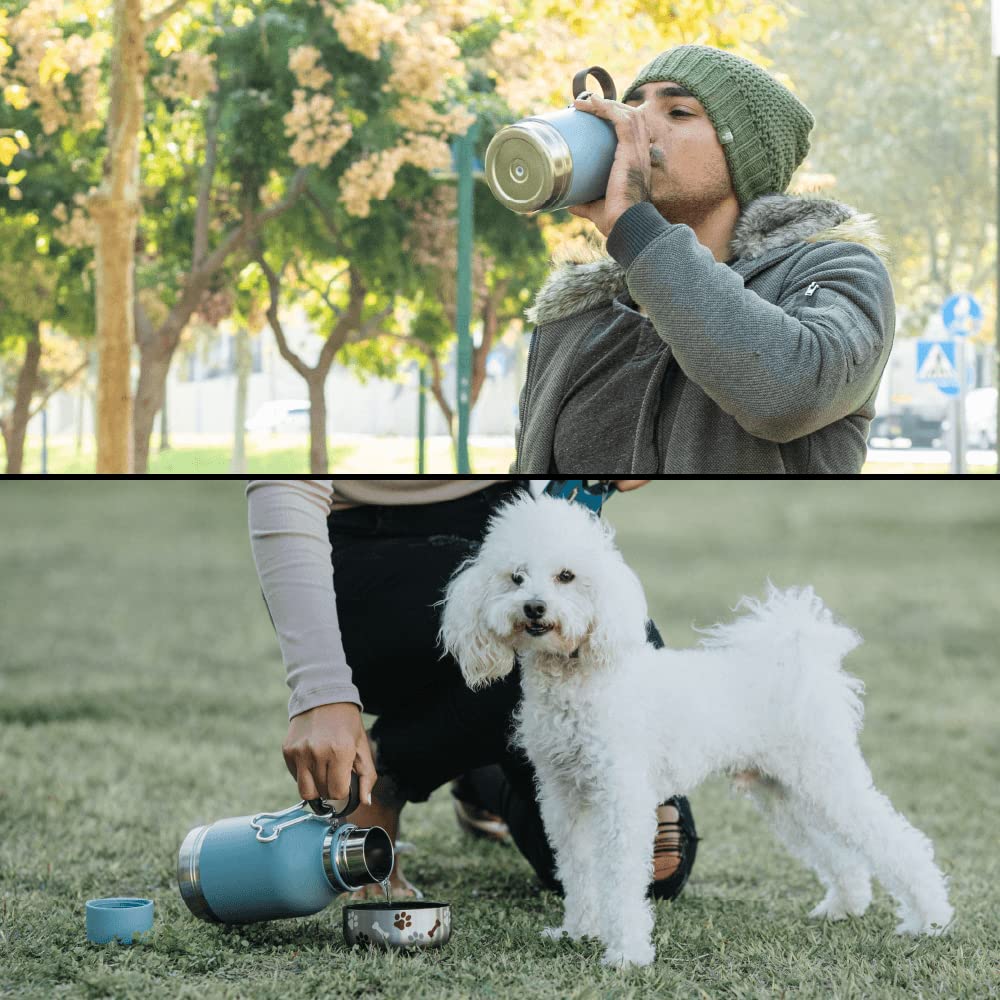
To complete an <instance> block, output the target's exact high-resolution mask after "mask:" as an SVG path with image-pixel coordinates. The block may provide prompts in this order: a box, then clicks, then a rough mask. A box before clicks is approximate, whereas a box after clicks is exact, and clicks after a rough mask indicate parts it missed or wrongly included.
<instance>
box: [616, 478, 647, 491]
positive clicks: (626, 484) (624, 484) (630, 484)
mask: <svg viewBox="0 0 1000 1000" xmlns="http://www.w3.org/2000/svg"><path fill="white" fill-rule="evenodd" d="M611 482H613V483H614V484H615V486H617V487H618V489H619V490H620V491H621V492H622V493H628V491H629V490H637V489H638V488H639V487H640V486H645V485H646V483H649V482H652V480H650V479H612V480H611Z"/></svg>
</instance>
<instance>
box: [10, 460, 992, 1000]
mask: <svg viewBox="0 0 1000 1000" xmlns="http://www.w3.org/2000/svg"><path fill="white" fill-rule="evenodd" d="M0 514H2V517H3V535H2V537H0V565H2V568H3V573H2V576H0V636H2V643H0V810H2V814H3V819H4V825H3V832H2V834H0V996H2V997H8V996H11V997H37V998H46V1000H48V998H51V997H57V996H58V997H114V998H118V997H135V998H142V1000H153V998H171V1000H172V998H178V997H190V998H203V997H212V998H215V997H227V998H237V997H254V998H257V997H261V998H275V1000H278V998H281V1000H299V998H301V1000H306V998H313V997H317V996H330V997H376V996H377V997H383V996H384V997H392V998H401V997H427V998H438V997H448V998H456V1000H457V998H462V997H469V996H475V997H517V998H536V997H540V998H543V1000H557V998H559V1000H561V998H567V997H575V998H579V1000H584V998H586V1000H597V998H609V1000H610V998H614V1000H618V998H624V997H628V998H639V997H675V996H676V997H692V998H700V997H712V998H716V997H720V998H722V997H725V998H729V997H760V998H769V997H783V996H787V997H791V996H795V997H816V998H828V997H866V998H867V997H898V998H904V997H905V998H910V997H977V998H978V997H987V996H994V997H995V996H997V995H998V993H1000V985H998V983H1000V836H998V824H997V801H998V792H1000V727H998V726H997V719H996V716H997V706H998V704H1000V671H998V669H997V609H998V608H1000V573H998V566H1000V504H998V493H997V489H996V487H995V486H994V484H993V483H992V482H988V481H978V482H977V481H964V482H942V481H937V482H934V481H907V482H900V481H880V480H866V481H861V482H820V481H793V482H774V481H764V482H752V481H748V482H732V483H730V482H697V481H679V482H665V483H658V484H654V485H651V486H648V487H646V488H644V489H642V490H639V491H638V492H636V493H632V494H629V495H623V496H618V497H615V498H614V499H613V500H612V501H611V503H610V504H609V507H608V515H609V516H610V518H611V519H612V520H613V521H615V523H616V524H617V525H618V527H619V538H620V541H621V543H622V547H623V549H624V550H625V554H626V556H627V558H628V559H629V561H630V562H631V564H632V565H633V567H634V568H635V569H636V571H637V572H638V573H639V575H640V577H641V578H642V579H643V581H644V583H645V585H646V588H647V593H648V596H649V601H650V606H651V610H652V614H653V617H654V620H655V621H656V622H657V625H658V626H659V628H660V631H661V632H662V633H663V635H664V637H665V638H666V640H667V642H668V643H669V644H670V645H673V646H681V647H683V646H691V645H694V644H695V642H696V639H697V636H696V635H695V634H694V633H693V632H692V631H691V624H692V623H694V624H697V625H701V626H703V625H707V624H710V623H711V622H713V621H715V620H717V619H719V618H725V617H727V616H728V615H729V611H728V609H729V608H731V607H732V606H733V605H734V604H735V603H736V600H737V599H738V597H739V596H740V595H741V594H743V593H750V594H755V595H759V594H760V593H761V592H762V589H763V585H764V581H765V578H766V577H768V576H770V578H771V579H772V580H773V581H774V582H775V583H776V584H778V585H782V586H786V585H790V584H794V583H806V582H811V583H813V584H814V585H815V586H816V589H817V591H818V593H819V594H820V595H821V596H823V597H824V599H825V600H826V601H827V602H828V604H829V605H830V606H831V607H832V608H833V609H834V610H835V612H836V613H837V614H838V615H839V616H841V617H843V618H844V619H845V620H846V621H848V622H849V623H850V624H852V625H853V626H855V627H856V628H857V629H858V630H859V631H860V632H861V633H862V635H863V636H864V637H865V639H866V641H865V644H864V645H863V646H861V647H860V649H858V650H856V651H855V652H854V653H852V654H851V655H850V657H849V658H848V661H847V663H848V668H849V669H850V670H851V672H853V673H855V674H857V675H858V676H860V677H862V678H863V679H864V681H865V682H866V685H867V694H866V699H865V700H866V706H867V709H866V711H867V723H866V728H865V730H864V732H863V734H862V746H863V749H864V751H865V753H866V756H867V758H868V760H869V763H870V764H871V767H872V770H873V773H874V775H875V780H876V782H877V784H878V786H879V787H880V788H881V789H882V790H883V791H884V792H885V793H886V794H887V795H889V797H890V798H891V799H892V801H893V803H894V804H895V805H896V806H897V808H899V809H900V810H901V811H902V812H903V813H904V814H905V815H906V816H907V817H908V818H909V819H910V820H911V821H912V822H913V823H914V824H915V825H917V826H918V827H920V828H921V829H922V830H924V831H925V832H926V833H927V834H928V835H929V836H930V837H931V838H932V840H933V841H934V843H935V846H936V853H937V858H938V860H939V862H940V864H941V865H942V867H943V868H944V869H945V870H946V871H947V872H948V873H949V874H950V877H951V894H952V902H953V903H954V905H955V907H956V910H957V925H956V927H955V929H954V931H953V933H952V934H951V935H950V936H947V937H945V938H937V939H929V938H922V939H915V940H914V939H902V938H897V937H896V936H895V935H894V934H893V927H894V925H895V916H894V913H893V909H892V905H891V902H890V900H889V898H888V897H887V896H886V894H885V893H884V891H883V890H882V889H881V888H880V887H879V888H876V894H875V901H874V903H873V906H872V908H871V909H870V911H869V913H868V915H867V916H865V917H864V918H863V919H861V920H857V919H851V920H848V921H846V922H843V923H836V924H822V923H815V922H813V921H810V920H808V919H806V913H807V911H808V910H809V909H810V908H811V907H812V906H813V905H815V903H816V902H817V901H818V900H819V899H820V897H821V896H822V889H821V887H820V886H819V884H818V883H817V882H816V880H815V879H814V877H813V876H812V875H811V873H809V872H807V871H806V870H805V869H804V868H802V867H801V866H800V865H799V864H798V863H797V862H795V861H793V860H792V859H791V858H790V857H788V856H787V855H785V854H784V853H783V852H782V851H781V850H780V849H779V848H777V847H776V846H775V845H774V844H773V842H772V840H771V838H770V836H769V835H768V834H767V833H766V830H765V828H764V825H763V823H762V821H761V820H760V818H759V817H758V815H757V814H756V813H755V812H754V810H753V809H752V807H751V806H750V804H749V803H747V802H745V801H744V800H742V799H740V798H737V797H733V796H731V795H730V794H729V792H728V789H727V786H726V785H725V784H724V782H723V781H722V780H719V779H715V780H712V781H710V782H709V783H707V784H706V785H705V786H703V787H702V788H701V789H699V790H698V791H697V792H696V793H695V794H694V795H693V796H692V800H691V801H692V807H693V809H694V814H695V818H696V821H697V824H698V832H699V834H700V835H701V837H702V838H703V840H702V843H701V844H700V846H699V851H698V861H697V864H696V866H695V869H694V872H693V874H692V876H691V880H690V882H689V883H688V886H687V888H686V889H685V890H684V893H683V894H682V895H681V897H680V898H679V899H678V900H677V901H675V902H674V903H666V902H663V903H660V904H658V910H657V923H656V944H657V960H656V962H655V964H654V965H653V966H651V967H650V968H649V969H645V970H637V971H630V972H626V973H620V972H615V971H612V970H608V969H604V968H603V967H601V966H600V964H599V957H600V954H601V949H600V946H599V945H598V944H597V943H596V942H586V943H582V944H573V943H569V942H562V943H558V944H557V943H552V942H546V941H543V940H542V939H541V937H540V936H539V932H540V930H541V929H542V927H544V926H546V925H548V924H551V923H552V922H553V921H554V920H556V919H557V916H558V913H559V906H560V903H559V900H558V899H557V898H556V897H555V896H553V895H552V894H550V893H547V892H543V891H540V889H539V887H538V885H537V883H536V882H535V879H534V876H533V873H532V871H531V869H530V867H529V866H528V864H527V863H526V862H525V861H523V860H522V859H521V857H520V856H519V854H518V853H517V851H516V850H515V849H514V848H512V847H507V846H504V845H492V844H480V843H476V842H470V841H468V840H466V839H464V838H463V837H461V836H460V835H459V832H458V830H457V828H456V826H455V823H454V819H453V817H452V813H451V808H450V803H449V796H448V793H447V789H439V790H438V792H436V793H435V795H434V796H433V797H432V798H431V800H430V801H429V802H428V803H424V804H417V805H411V806H409V807H407V809H406V811H405V812H404V815H403V835H404V837H405V838H406V839H407V840H409V841H412V842H413V843H414V844H415V845H416V853H415V854H413V855H412V856H411V857H409V858H408V859H407V866H406V870H407V875H408V876H409V877H410V878H411V879H412V880H413V881H414V882H415V883H416V884H417V885H420V886H421V887H422V888H423V889H424V891H425V892H426V893H427V895H428V898H442V899H446V900H448V901H450V902H451V903H452V906H453V925H454V931H453V937H452V941H451V943H450V944H449V945H448V946H447V947H446V948H445V949H443V950H442V951H440V952H436V953H427V954H421V955H414V956H405V955H391V956H384V955H381V954H367V953H364V952H354V953H351V952H348V951H347V950H346V948H345V945H344V942H343V938H342V935H341V930H340V906H339V905H338V904H337V903H336V902H335V903H334V904H333V905H331V906H330V907H329V908H328V909H327V910H325V911H323V912H321V913H319V914H316V915H315V916H312V917H308V918H304V919H300V920H284V921H274V922H271V923H262V924H254V925H246V926H242V927H223V926H218V925H210V924H206V923H203V922H201V921H198V920H196V919H195V918H194V917H193V916H192V915H191V914H190V913H189V912H188V910H187V908H186V907H185V906H184V904H183V902H182V900H181V898H180V895H179V893H178V890H177V884H176V880H175V864H176V855H177V848H178V846H179V844H180V842H181V839H182V838H183V836H184V834H185V833H186V832H187V831H188V830H189V829H190V828H191V827H192V826H195V825H197V824H200V823H204V822H209V821H212V820H214V819H221V818H223V817H227V816H239V815H245V814H247V813H250V812H253V811H263V810H274V809H280V808H283V807H285V806H287V805H291V804H292V803H294V802H295V801H297V799H298V795H297V792H296V788H295V785H294V782H293V781H292V779H291V778H290V777H289V775H288V773H287V771H286V770H285V766H284V762H283V760H282V757H281V750H280V747H281V742H282V739H283V737H284V734H285V731H286V727H287V715H286V701H287V690H286V688H285V686H284V678H283V669H282V666H281V661H280V654H279V651H278V648H277V643H276V641H275V638H274V635H273V632H272V630H271V625H270V622H269V621H268V616H267V612H266V610H265V608H264V605H263V602H262V601H261V597H260V592H259V588H258V585H257V580H256V574H255V571H254V567H253V562H252V558H251V553H250V548H249V542H248V540H247V537H246V509H245V501H244V498H243V493H242V485H241V484H240V483H237V482H232V481H223V482H211V481H204V480H202V481H197V482H186V481H173V482H171V481H159V482H152V481H145V482H143V481H141V480H140V481H130V482H128V483H123V482H103V481H99V480H93V481H79V482H77V481H63V482H46V483H41V482H37V481H17V480H14V481H9V482H7V483H6V484H4V487H3V489H2V491H0ZM669 724H670V720H669V718H665V719H664V725H669ZM607 891H608V892H613V891H614V886H608V887H607ZM111 895H121V896H131V895H138V896H148V897H150V898H152V899H154V901H155V906H156V916H155V923H154V931H153V934H152V935H151V937H150V939H149V941H148V943H146V944H145V945H136V946H133V947H131V948H129V947H123V946H120V945H117V944H111V945H104V946H95V945H90V944H88V942H87V941H86V936H85V927H84V902H85V900H87V899H88V898H92V897H97V896H111Z"/></svg>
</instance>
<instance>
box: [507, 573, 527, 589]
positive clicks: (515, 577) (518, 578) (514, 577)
mask: <svg viewBox="0 0 1000 1000" xmlns="http://www.w3.org/2000/svg"><path fill="white" fill-rule="evenodd" d="M510 578H511V580H513V581H514V583H516V584H517V585H518V586H519V587H520V586H521V584H522V583H524V577H523V576H521V574H520V573H511V574H510Z"/></svg>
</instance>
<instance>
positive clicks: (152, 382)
mask: <svg viewBox="0 0 1000 1000" xmlns="http://www.w3.org/2000/svg"><path fill="white" fill-rule="evenodd" d="M158 344H159V341H158V338H157V339H154V340H153V341H152V343H146V344H140V355H139V358H140V360H139V384H138V385H137V386H136V390H135V435H134V437H135V465H134V468H135V472H136V473H137V474H139V475H144V474H145V473H146V472H148V471H149V439H150V437H151V436H152V433H153V423H154V421H155V419H156V414H157V413H158V412H159V410H160V408H161V407H162V406H163V402H164V397H165V395H166V385H167V373H168V372H169V371H170V357H171V351H169V350H164V349H162V348H160V347H159V346H158Z"/></svg>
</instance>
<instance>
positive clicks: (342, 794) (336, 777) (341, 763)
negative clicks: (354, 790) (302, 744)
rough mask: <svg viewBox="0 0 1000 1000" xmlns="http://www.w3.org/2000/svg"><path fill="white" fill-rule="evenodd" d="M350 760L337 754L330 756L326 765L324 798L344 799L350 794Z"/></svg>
mask: <svg viewBox="0 0 1000 1000" xmlns="http://www.w3.org/2000/svg"><path fill="white" fill-rule="evenodd" d="M352 763H353V761H352V760H350V759H349V758H347V757H345V756H343V755H342V754H337V755H336V756H331V757H330V759H329V761H328V762H327V765H326V791H327V794H326V795H325V796H324V798H327V799H346V798H347V797H348V796H349V795H350V794H351V764H352Z"/></svg>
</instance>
